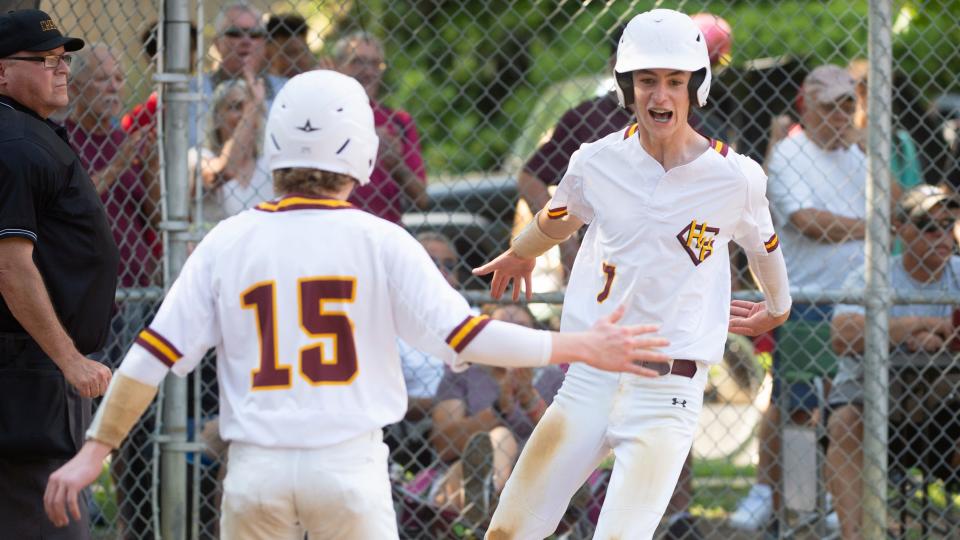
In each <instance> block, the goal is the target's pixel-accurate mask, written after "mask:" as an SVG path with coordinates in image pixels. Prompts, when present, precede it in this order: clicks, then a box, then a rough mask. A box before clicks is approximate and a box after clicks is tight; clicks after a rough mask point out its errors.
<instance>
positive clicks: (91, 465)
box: [43, 440, 112, 527]
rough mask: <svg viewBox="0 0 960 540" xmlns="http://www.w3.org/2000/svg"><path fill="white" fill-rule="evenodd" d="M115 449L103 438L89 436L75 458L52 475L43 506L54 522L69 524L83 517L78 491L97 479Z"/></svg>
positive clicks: (64, 525) (63, 524)
mask: <svg viewBox="0 0 960 540" xmlns="http://www.w3.org/2000/svg"><path fill="white" fill-rule="evenodd" d="M111 450H112V448H110V446H108V445H106V444H104V443H102V442H99V441H94V440H89V441H87V442H85V443H84V444H83V448H81V449H80V452H78V453H77V455H76V456H74V457H73V459H71V460H70V461H68V462H67V463H66V464H64V465H63V467H60V468H59V469H57V470H56V471H54V473H53V474H51V475H50V479H49V480H48V481H47V491H46V492H45V493H44V494H43V508H44V510H46V512H47V517H48V518H50V521H51V522H53V524H54V525H56V526H57V527H66V526H67V525H69V524H70V519H71V518H73V520H74V521H79V520H80V505H79V503H78V502H77V495H78V494H79V493H80V492H81V491H83V489H84V488H86V487H87V486H89V485H90V484H92V483H93V481H94V480H96V479H97V477H98V476H99V475H100V471H102V470H103V460H104V459H106V457H107V456H108V455H109V454H110V452H111Z"/></svg>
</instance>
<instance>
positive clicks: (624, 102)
mask: <svg viewBox="0 0 960 540" xmlns="http://www.w3.org/2000/svg"><path fill="white" fill-rule="evenodd" d="M613 75H614V77H615V78H616V79H617V98H618V99H619V100H620V106H621V107H623V108H624V109H627V108H629V107H630V105H633V72H632V71H628V72H626V73H617V72H616V71H614V72H613Z"/></svg>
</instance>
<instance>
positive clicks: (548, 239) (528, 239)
mask: <svg viewBox="0 0 960 540" xmlns="http://www.w3.org/2000/svg"><path fill="white" fill-rule="evenodd" d="M540 212H543V210H541V211H540ZM540 212H537V215H535V216H533V220H532V221H531V222H530V223H528V224H527V226H526V227H524V228H523V230H522V231H520V234H518V235H517V236H516V238H514V239H513V242H511V247H512V248H513V253H514V254H516V255H517V256H518V257H522V258H524V259H536V258H537V257H539V256H540V255H543V254H544V253H546V252H547V251H549V250H550V248H552V247H553V246H555V245H557V244H560V243H562V242H564V241H565V240H566V239H567V238H569V236H568V237H567V238H553V237H552V236H549V235H547V233H545V232H543V229H541V228H540Z"/></svg>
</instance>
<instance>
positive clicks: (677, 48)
mask: <svg viewBox="0 0 960 540" xmlns="http://www.w3.org/2000/svg"><path fill="white" fill-rule="evenodd" d="M638 69H677V70H680V71H689V72H691V73H692V74H693V75H692V76H691V77H690V103H691V104H692V105H698V106H700V107H703V106H704V105H706V104H707V95H708V94H709V93H710V55H709V54H708V53H707V40H706V38H704V36H703V34H702V33H701V32H700V29H699V28H698V27H697V24H696V23H695V22H694V21H693V19H691V18H690V17H688V16H687V15H685V14H683V13H680V12H679V11H674V10H672V9H654V10H651V11H647V12H645V13H641V14H639V15H637V16H636V17H634V18H633V19H631V20H630V22H629V23H628V24H627V27H626V28H625V29H624V30H623V35H622V36H621V37H620V45H619V46H617V63H616V65H615V66H614V68H613V73H614V75H615V76H616V79H617V97H618V98H619V99H620V105H621V106H622V107H627V106H628V105H630V104H632V103H633V75H632V73H631V72H633V71H636V70H638Z"/></svg>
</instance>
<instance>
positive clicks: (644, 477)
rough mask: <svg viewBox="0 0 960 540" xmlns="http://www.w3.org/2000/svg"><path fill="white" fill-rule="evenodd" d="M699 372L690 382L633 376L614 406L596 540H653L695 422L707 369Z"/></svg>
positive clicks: (678, 377)
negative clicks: (607, 477)
mask: <svg viewBox="0 0 960 540" xmlns="http://www.w3.org/2000/svg"><path fill="white" fill-rule="evenodd" d="M698 368H699V369H698V370H697V375H695V376H694V377H693V378H692V379H689V378H686V377H681V376H677V375H667V376H665V377H660V378H657V379H641V378H632V379H631V380H629V381H628V382H627V383H626V386H627V387H628V390H627V391H625V392H623V393H622V394H621V399H619V400H617V401H616V402H615V403H614V405H613V410H612V411H611V414H610V427H609V431H608V436H609V440H610V443H611V445H612V446H613V451H614V455H615V456H616V460H615V462H614V466H613V475H612V476H611V478H610V486H609V487H608V488H607V497H606V499H605V500H604V503H603V509H602V510H601V512H600V521H599V523H598V524H597V530H596V533H595V534H594V538H595V539H596V540H615V539H621V538H630V539H635V540H643V539H649V538H652V537H653V534H654V532H655V531H656V529H657V526H658V525H659V523H660V519H661V518H662V517H663V513H664V511H665V510H666V508H667V504H668V503H669V502H670V497H671V496H672V495H673V491H674V488H675V487H676V484H677V479H678V478H679V476H680V470H681V469H682V468H683V463H684V461H685V460H686V457H687V454H688V453H689V452H690V447H691V445H692V444H693V437H694V434H695V433H696V429H697V424H698V422H699V417H700V410H701V408H702V406H703V387H704V384H705V382H706V374H707V367H706V366H705V365H703V364H700V365H699V366H698Z"/></svg>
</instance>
